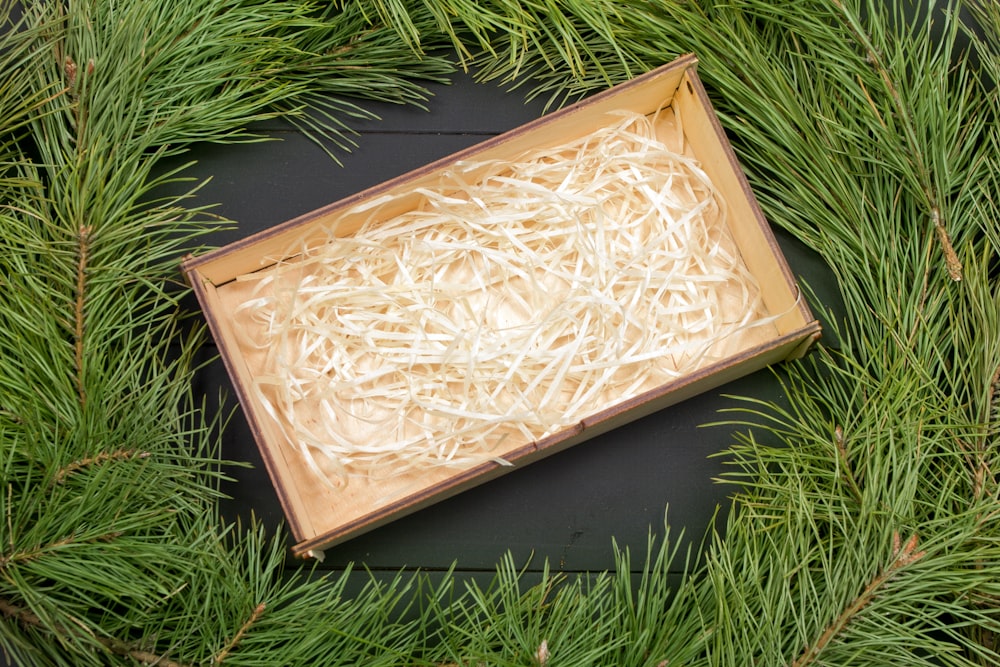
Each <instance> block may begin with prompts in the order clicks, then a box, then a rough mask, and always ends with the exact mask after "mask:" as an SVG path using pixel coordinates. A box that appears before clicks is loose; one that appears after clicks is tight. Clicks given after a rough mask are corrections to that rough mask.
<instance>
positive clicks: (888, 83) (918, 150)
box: [831, 0, 962, 281]
mask: <svg viewBox="0 0 1000 667" xmlns="http://www.w3.org/2000/svg"><path fill="white" fill-rule="evenodd" d="M831 2H832V3H833V5H834V6H835V7H836V8H837V10H838V11H839V12H840V13H841V15H842V19H843V21H844V24H845V25H846V26H848V28H849V30H850V32H851V34H852V35H853V36H854V38H855V39H856V40H857V41H858V43H860V44H861V45H862V47H863V48H864V50H865V54H866V57H867V60H868V62H869V63H870V64H871V65H872V67H874V68H875V70H876V71H877V72H878V75H879V77H880V78H881V80H882V83H883V85H884V86H885V90H886V91H887V92H888V93H889V98H890V99H891V100H892V104H893V108H894V112H895V114H896V116H897V117H898V118H899V120H900V121H901V123H900V124H901V126H902V136H903V138H904V140H905V141H906V144H907V148H908V150H907V151H906V155H908V156H909V158H910V159H911V160H912V164H913V167H914V172H915V174H916V177H917V180H918V182H919V183H920V188H921V190H922V193H923V196H924V198H925V200H926V205H927V208H928V210H929V212H930V218H931V221H932V223H933V224H934V231H935V233H936V234H937V236H938V240H939V242H940V243H941V250H942V252H943V253H944V257H945V263H946V265H947V268H948V274H949V275H950V276H951V279H952V280H955V281H959V280H961V279H962V262H961V261H960V260H959V259H958V255H957V254H956V253H955V248H954V246H953V245H952V243H951V238H950V237H949V236H948V230H947V229H946V228H945V225H944V223H943V222H942V220H941V206H940V204H939V197H938V195H937V191H936V188H935V187H934V185H933V182H932V175H931V171H930V169H929V168H928V166H927V165H926V164H925V163H924V157H923V156H924V155H925V153H926V151H925V150H924V147H923V146H922V145H921V143H920V142H919V140H918V139H917V132H916V128H915V124H914V121H913V118H912V117H911V115H910V113H909V108H908V106H907V104H906V103H905V102H904V101H903V99H902V97H901V96H900V93H899V86H898V84H897V83H896V82H895V81H894V80H893V77H892V75H891V74H890V72H889V68H888V67H887V66H886V64H885V59H884V58H883V56H882V54H881V53H879V51H878V49H876V48H875V45H874V44H873V43H872V40H871V38H870V36H869V35H868V34H867V33H866V31H865V30H864V28H863V27H862V26H861V24H860V22H859V20H858V18H857V16H856V15H855V14H854V13H853V12H849V11H847V9H846V8H845V7H844V4H843V3H842V2H840V0H831ZM868 99H869V100H871V98H870V97H869V98H868ZM875 111H876V114H877V113H878V110H877V109H875ZM879 120H880V121H881V117H880V118H879ZM883 125H884V122H883Z"/></svg>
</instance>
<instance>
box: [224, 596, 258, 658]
mask: <svg viewBox="0 0 1000 667" xmlns="http://www.w3.org/2000/svg"><path fill="white" fill-rule="evenodd" d="M266 606H267V605H265V604H264V603H263V602H261V603H260V604H259V605H257V607H256V608H255V609H254V610H253V613H252V614H250V618H248V619H247V620H246V623H244V624H243V625H242V626H240V629H239V631H238V632H237V633H236V634H235V635H234V636H233V638H232V639H231V640H229V643H228V644H226V646H225V647H224V648H223V649H222V650H221V651H219V653H218V654H217V655H216V656H215V658H214V659H213V660H212V664H213V665H221V664H222V662H223V660H225V659H226V657H227V656H228V655H229V654H230V653H232V651H233V649H234V648H236V645H237V644H239V643H240V640H241V639H243V635H244V634H246V632H247V630H249V629H250V626H251V625H253V624H254V623H256V622H257V620H258V619H259V618H260V615H261V614H263V613H264V609H265V608H266Z"/></svg>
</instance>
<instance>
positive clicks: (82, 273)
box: [73, 226, 92, 406]
mask: <svg viewBox="0 0 1000 667" xmlns="http://www.w3.org/2000/svg"><path fill="white" fill-rule="evenodd" d="M91 231H92V230H91V228H90V227H87V226H81V227H80V231H79V233H78V234H77V253H76V295H75V298H76V305H75V307H74V329H73V347H74V351H75V359H76V390H77V395H78V397H79V400H80V405H81V406H83V405H86V404H87V393H86V389H85V383H84V375H83V370H84V369H83V336H84V333H85V330H86V316H85V313H84V304H85V303H86V288H87V260H88V255H89V253H90V234H91Z"/></svg>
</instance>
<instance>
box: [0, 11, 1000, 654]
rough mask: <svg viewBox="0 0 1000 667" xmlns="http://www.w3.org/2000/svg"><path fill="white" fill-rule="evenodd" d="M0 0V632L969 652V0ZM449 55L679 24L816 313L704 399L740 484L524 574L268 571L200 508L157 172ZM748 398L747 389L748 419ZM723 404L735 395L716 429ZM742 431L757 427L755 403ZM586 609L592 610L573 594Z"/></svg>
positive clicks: (581, 61) (997, 492)
mask: <svg viewBox="0 0 1000 667" xmlns="http://www.w3.org/2000/svg"><path fill="white" fill-rule="evenodd" d="M23 5H24V17H23V20H21V21H16V19H14V16H15V14H14V3H12V2H10V1H9V0H6V1H5V0H0V23H4V25H5V28H4V32H3V33H2V37H0V264H2V267H0V288H2V289H0V465H2V468H3V486H2V489H0V646H2V647H3V649H4V650H5V651H6V652H7V653H8V654H9V655H10V656H11V657H12V658H13V659H14V660H16V661H18V662H20V663H23V664H38V665H88V664H92V665H105V664H159V665H172V666H178V665H185V666H187V665H210V664H231V665H237V664H243V665H274V664H289V665H299V664H323V665H327V664H343V665H352V664H371V665H417V664H428V665H475V664H480V663H481V664H490V665H494V664H495V665H524V664H538V665H557V664H567V665H587V664H594V665H605V664H620V665H650V666H655V665H667V664H670V665H675V664H687V665H695V664H697V665H729V664H732V665H746V664H762V665H771V664H786V665H795V666H797V667H804V666H805V665H823V664H826V665H893V664H900V665H902V664H906V665H913V664H928V665H931V664H934V665H937V664H948V665H993V664H997V663H998V662H1000V645H998V644H1000V642H998V639H997V637H998V636H1000V529H998V525H1000V524H998V517H1000V484H998V478H997V475H998V474H1000V472H998V471H1000V451H998V446H997V445H998V434H1000V431H998V420H1000V284H998V282H997V266H998V254H1000V231H998V229H1000V157H998V156H1000V151H998V149H1000V129H998V126H1000V123H998V117H1000V99H998V93H997V88H996V82H997V81H1000V55H998V54H1000V5H998V4H997V3H995V2H991V1H990V0H980V1H978V2H970V3H969V4H968V5H963V4H961V3H958V2H950V3H947V4H946V5H945V6H943V7H939V6H937V5H936V4H935V3H930V2H929V3H927V4H926V5H917V4H915V3H909V2H904V1H902V0H900V1H897V2H877V1H875V0H801V1H800V2H795V3H785V2H777V1H775V0H727V1H726V2H694V1H691V2H672V1H667V0H650V1H648V2H641V3H622V2H615V1H613V0H566V1H564V2H555V1H554V0H552V1H548V0H546V1H542V0H538V1H531V2H511V1H508V0H492V1H490V2H484V3H473V2H467V1H465V0H375V1H373V2H360V1H358V0H341V1H340V2H335V3H322V2H313V1H312V0H242V1H241V0H187V1H186V2H173V1H170V2H163V1H161V0H134V1H133V2H127V3H114V2H102V1H100V0H85V1H82V2H71V3H58V2H56V3H54V2H44V1H41V0H39V1H37V2H25V3H23ZM446 45H452V46H455V47H457V49H458V52H459V54H460V55H461V56H462V58H463V60H464V62H465V63H466V64H468V65H469V66H473V67H475V68H476V71H477V72H478V75H479V76H481V77H484V78H499V79H504V80H507V81H510V82H511V83H512V84H523V85H530V86H533V88H532V89H531V92H530V93H529V94H535V95H547V96H549V98H550V99H551V101H552V103H553V104H560V103H562V102H564V101H566V100H568V99H573V98H575V97H578V96H580V95H583V94H585V93H587V92H589V91H592V90H595V89H599V88H603V87H606V86H608V85H610V84H612V83H615V82H617V81H620V80H623V79H625V78H627V77H629V76H631V75H634V74H637V73H639V72H641V71H644V70H646V69H649V68H651V67H653V66H655V65H658V64H660V63H662V62H666V61H668V60H670V59H671V58H673V57H674V56H676V55H677V54H679V53H683V52H686V51H694V52H695V53H697V54H698V56H699V58H700V61H701V65H700V66H699V71H700V73H701V75H702V77H703V78H704V79H705V81H706V83H707V85H708V87H709V88H710V90H711V92H712V95H713V98H714V99H713V101H714V103H715V105H716V107H717V109H718V111H719V112H720V116H721V118H722V120H723V123H724V125H725V126H726V129H727V130H728V131H729V133H730V136H731V137H732V139H733V142H734V145H735V146H736V148H737V150H738V152H739V154H740V158H741V160H742V163H743V165H744V166H745V168H746V169H747V171H748V174H749V176H750V178H751V181H752V184H753V186H754V189H755V192H756V194H757V195H758V198H759V199H760V201H761V203H762V205H763V207H764V208H765V212H766V214H767V216H768V217H769V219H770V220H771V221H772V222H773V223H775V224H778V225H781V226H782V227H784V228H786V229H788V230H789V231H791V232H792V233H793V234H795V236H797V237H798V238H799V239H801V240H802V241H803V242H805V243H806V244H807V245H808V246H809V247H811V248H812V249H814V250H815V251H816V252H818V253H819V254H820V255H821V256H822V257H823V258H824V259H825V260H826V262H827V263H828V264H829V265H830V267H831V268H832V270H833V271H834V273H835V275H836V277H837V280H838V285H839V287H840V290H841V293H842V295H843V298H844V302H845V306H846V317H845V318H844V319H843V321H841V322H838V323H836V326H835V330H834V331H828V332H827V333H826V342H825V343H824V345H823V346H821V347H820V349H819V350H818V352H816V353H815V354H813V355H811V356H810V357H808V358H807V359H805V360H803V361H802V362H799V363H796V364H793V365H790V366H789V367H788V368H786V369H783V370H782V381H783V382H784V384H785V387H786V390H787V391H786V394H787V396H788V404H787V405H786V406H779V405H775V404H770V403H765V402H761V401H759V400H755V399H753V398H747V399H745V401H744V406H745V407H744V408H743V412H744V413H745V415H744V414H740V413H735V414H733V415H731V416H730V419H731V421H730V423H731V424H733V425H734V427H735V428H736V430H737V431H738V435H737V437H736V440H735V442H734V444H733V446H732V448H731V450H730V451H729V452H727V456H728V457H729V459H730V460H731V461H732V463H733V467H732V472H731V474H729V475H728V476H727V480H726V481H729V482H735V483H738V486H734V490H735V494H736V495H735V499H734V502H733V507H732V509H731V511H730V512H729V513H728V520H727V525H726V527H725V531H724V537H723V536H722V535H723V533H720V534H715V533H713V534H711V535H710V536H709V539H708V541H707V543H706V545H705V549H704V553H703V554H701V558H700V561H699V564H698V565H697V566H695V565H693V561H694V560H695V559H694V558H693V557H692V558H690V559H689V560H688V561H685V563H683V564H682V565H684V571H685V573H686V574H685V575H684V576H683V577H681V578H679V579H675V578H672V577H671V576H670V571H671V569H672V568H674V569H675V568H676V567H677V566H678V564H679V557H680V554H678V553H677V551H676V547H674V546H672V543H671V541H670V540H669V536H664V538H663V539H661V540H659V541H654V540H652V539H651V542H650V548H649V551H648V552H647V553H645V554H642V558H643V559H644V561H643V565H642V566H641V568H640V569H641V570H642V574H641V576H640V577H639V578H638V582H636V581H635V580H634V579H633V577H632V570H633V568H634V567H635V563H634V562H633V555H631V554H629V553H627V552H626V551H624V550H620V551H618V552H617V557H618V567H617V568H616V569H615V571H614V572H609V573H605V574H600V575H595V576H593V577H591V578H586V579H579V580H572V581H564V580H562V579H561V578H560V577H559V576H557V575H553V574H551V573H550V572H549V571H548V570H547V568H546V569H545V570H544V576H543V581H542V582H541V583H540V584H538V585H534V586H527V585H525V584H524V582H523V581H522V577H521V575H520V572H519V571H518V569H517V567H516V566H515V564H514V563H512V562H511V561H510V560H509V559H508V560H505V561H504V562H502V563H499V564H498V566H497V574H496V577H495V580H494V582H493V583H492V584H491V585H490V586H488V587H485V588H480V587H477V586H474V585H470V586H469V587H468V588H467V589H466V590H455V586H454V580H453V579H452V578H451V577H449V576H445V577H444V578H443V581H442V582H440V583H438V584H436V585H433V586H432V585H431V584H430V581H429V580H428V579H426V578H424V577H422V576H420V575H412V576H404V575H400V576H399V577H397V578H396V579H394V580H392V581H390V582H388V583H381V584H380V583H377V582H376V581H374V580H372V582H371V583H370V584H369V585H368V586H367V587H366V588H365V589H364V590H363V591H362V592H361V593H359V594H357V595H354V596H353V597H348V596H347V595H346V594H345V586H346V581H347V578H346V576H344V577H338V578H334V579H330V580H328V579H325V578H322V577H316V576H312V575H311V573H310V572H308V571H307V570H303V571H300V572H292V573H287V572H286V571H285V570H284V554H283V553H282V548H281V547H280V540H274V539H273V538H268V537H267V536H265V535H263V534H262V531H261V530H260V529H259V528H257V527H242V526H226V525H223V524H222V523H221V520H220V519H219V517H218V515H217V509H216V505H215V504H216V501H217V499H218V481H219V479H220V476H221V474H222V473H221V472H220V469H219V466H218V462H217V460H216V459H217V454H218V452H217V447H216V445H215V443H214V441H213V433H215V432H217V429H218V427H219V423H218V422H219V420H220V417H218V416H215V415H210V414H206V413H205V411H204V410H203V409H202V408H201V404H200V399H199V397H196V396H194V395H192V392H191V389H190V386H191V383H190V380H191V376H192V373H193V371H194V366H195V351H196V350H197V348H198V346H199V344H200V342H201V340H202V334H201V332H200V330H199V328H198V327H197V326H195V325H194V324H193V323H192V322H189V321H187V320H186V319H185V318H184V314H183V313H182V312H180V308H179V295H180V293H181V289H180V288H179V286H177V285H176V284H174V279H175V276H176V273H177V272H176V265H177V262H178V259H179V257H180V255H181V254H182V253H184V252H186V251H189V250H191V249H192V247H193V245H194V244H196V243H197V242H198V237H199V236H200V235H201V234H203V233H204V232H205V231H207V230H209V229H211V228H213V226H215V225H217V224H220V221H217V220H214V219H213V218H212V217H211V216H210V215H209V213H208V212H207V211H206V210H203V209H199V208H195V207H191V206H189V205H188V202H187V199H188V198H187V197H186V196H171V197H166V198H164V197H163V195H161V194H159V193H160V192H162V191H163V190H162V188H160V186H161V185H163V184H165V183H168V182H171V183H175V184H176V183H185V182H186V183H188V187H190V188H191V191H193V190H194V189H196V188H197V187H198V184H197V183H193V182H188V181H185V180H184V169H183V168H181V169H178V170H177V171H173V172H170V173H167V174H162V173H160V172H159V171H158V170H157V169H156V168H155V167H156V166H157V165H158V164H162V163H161V162H160V160H161V159H162V158H164V157H166V156H176V155H179V154H183V153H185V152H186V151H187V150H189V148H190V147H191V146H192V144H194V143H196V142H204V141H213V142H232V141H251V140H256V139H257V137H255V136H254V135H253V134H252V133H251V132H250V130H249V129H248V127H249V126H250V125H251V124H252V121H254V120H258V119H263V118H269V117H273V116H275V115H280V116H284V117H288V118H290V119H291V120H292V121H293V122H296V123H298V124H299V126H300V127H301V128H303V129H304V130H305V131H307V132H309V133H312V134H313V135H314V136H317V137H325V138H329V139H333V140H334V142H335V143H336V144H338V145H340V146H342V147H346V146H348V145H349V143H350V138H349V127H350V122H351V120H352V119H353V118H357V117H359V116H363V115H364V114H365V112H364V111H363V100H366V99H378V100H388V101H394V102H400V103H416V104H419V103H420V101H421V100H422V99H423V95H424V92H423V91H422V89H421V87H420V81H422V80H435V79H439V78H441V77H444V76H445V75H446V74H447V73H448V72H449V71H450V68H451V65H450V64H449V63H448V62H447V61H446V60H445V59H443V58H442V57H441V56H440V55H439V53H440V51H439V47H441V46H446ZM749 417H753V419H749ZM744 422H745V423H744ZM761 424H763V425H761ZM595 619H599V622H597V623H595V622H594V620H595Z"/></svg>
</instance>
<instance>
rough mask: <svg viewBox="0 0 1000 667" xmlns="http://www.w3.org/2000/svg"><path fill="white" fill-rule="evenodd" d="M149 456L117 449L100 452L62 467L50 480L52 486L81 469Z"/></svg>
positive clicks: (135, 451)
mask: <svg viewBox="0 0 1000 667" xmlns="http://www.w3.org/2000/svg"><path fill="white" fill-rule="evenodd" d="M149 456H150V453H149V452H142V451H138V450H135V449H119V450H117V451H114V452H101V453H99V454H96V455H94V456H88V457H85V458H82V459H78V460H76V461H73V462H72V463H70V464H69V465H66V466H63V467H62V468H60V469H59V470H58V471H56V474H55V477H53V478H52V484H62V483H63V482H65V481H66V478H67V477H69V476H70V475H72V474H73V473H75V472H77V471H78V470H82V469H83V468H88V467H90V466H94V465H100V464H102V463H107V462H108V461H122V460H126V459H131V458H139V459H145V458H148V457H149Z"/></svg>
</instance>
